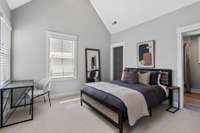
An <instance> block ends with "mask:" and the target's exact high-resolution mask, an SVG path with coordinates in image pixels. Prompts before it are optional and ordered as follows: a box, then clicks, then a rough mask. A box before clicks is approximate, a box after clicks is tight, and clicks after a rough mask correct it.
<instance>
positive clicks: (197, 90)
mask: <svg viewBox="0 0 200 133" xmlns="http://www.w3.org/2000/svg"><path fill="white" fill-rule="evenodd" d="M191 92H192V93H198V94H200V89H193V88H192V89H191Z"/></svg>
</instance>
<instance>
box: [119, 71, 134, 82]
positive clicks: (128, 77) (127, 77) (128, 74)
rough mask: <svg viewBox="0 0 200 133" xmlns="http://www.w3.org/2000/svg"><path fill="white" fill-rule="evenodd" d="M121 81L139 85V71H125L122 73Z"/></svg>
mask: <svg viewBox="0 0 200 133" xmlns="http://www.w3.org/2000/svg"><path fill="white" fill-rule="evenodd" d="M121 80H122V81H124V82H127V83H130V84H135V83H138V75H137V70H136V69H134V70H128V69H125V70H124V71H123V73H122V77H121Z"/></svg>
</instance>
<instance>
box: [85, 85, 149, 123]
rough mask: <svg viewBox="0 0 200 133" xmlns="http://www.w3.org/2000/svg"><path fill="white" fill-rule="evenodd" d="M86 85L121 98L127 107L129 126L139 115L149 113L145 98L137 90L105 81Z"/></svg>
mask: <svg viewBox="0 0 200 133" xmlns="http://www.w3.org/2000/svg"><path fill="white" fill-rule="evenodd" d="M86 85H87V86H90V87H94V88H96V89H97V90H100V91H104V92H107V93H109V94H112V95H114V96H116V97H118V98H119V99H121V100H122V101H123V102H124V104H125V106H126V107H127V113H128V120H129V125H131V126H133V125H134V124H135V122H136V121H137V120H138V119H140V118H141V117H143V116H148V115H149V111H148V107H147V103H146V100H145V98H144V96H143V95H142V94H141V93H140V92H138V91H135V90H132V89H129V88H126V87H122V86H119V85H115V84H111V83H106V82H94V83H87V84H86Z"/></svg>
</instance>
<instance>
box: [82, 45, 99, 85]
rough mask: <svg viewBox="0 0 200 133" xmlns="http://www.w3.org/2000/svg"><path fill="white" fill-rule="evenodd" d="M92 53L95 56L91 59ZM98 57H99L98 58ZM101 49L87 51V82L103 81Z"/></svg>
mask: <svg viewBox="0 0 200 133" xmlns="http://www.w3.org/2000/svg"><path fill="white" fill-rule="evenodd" d="M91 53H92V54H93V55H95V56H93V57H91ZM96 56H98V57H96ZM100 59H101V58H100V49H93V48H86V49H85V66H86V74H85V75H86V82H87V83H89V82H96V81H101V60H100Z"/></svg>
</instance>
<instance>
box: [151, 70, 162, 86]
mask: <svg viewBox="0 0 200 133" xmlns="http://www.w3.org/2000/svg"><path fill="white" fill-rule="evenodd" d="M159 74H160V72H151V74H150V82H149V84H150V85H157V84H158V76H159Z"/></svg>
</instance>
